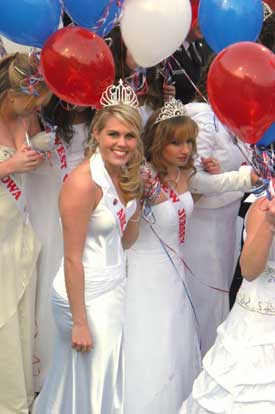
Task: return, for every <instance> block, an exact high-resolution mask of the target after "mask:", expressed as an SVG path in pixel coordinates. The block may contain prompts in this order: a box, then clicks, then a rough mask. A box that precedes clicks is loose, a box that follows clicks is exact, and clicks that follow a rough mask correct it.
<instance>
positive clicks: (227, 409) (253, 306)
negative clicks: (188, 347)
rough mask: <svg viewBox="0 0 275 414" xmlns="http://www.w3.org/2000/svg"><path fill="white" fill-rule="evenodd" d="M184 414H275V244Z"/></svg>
mask: <svg viewBox="0 0 275 414" xmlns="http://www.w3.org/2000/svg"><path fill="white" fill-rule="evenodd" d="M203 368H204V370H203V371H202V373H201V374H200V375H199V376H198V378H197V379H196V381H195V383H194V386H193V391H192V394H191V395H190V397H189V398H188V400H187V401H185V402H184V404H183V406H182V408H181V410H180V414H274V413H275V243H274V242H273V245H272V248H271V251H270V255H269V260H268V262H267V265H266V267H265V270H264V272H263V273H262V274H261V275H260V276H259V277H258V278H257V279H255V280H254V281H252V282H248V281H246V280H244V281H243V283H242V286H241V288H240V290H239V292H238V295H237V298H236V303H235V305H234V307H233V308H232V310H231V312H230V314H229V316H228V317H227V319H226V321H225V322H224V323H223V324H222V325H221V326H219V328H218V336H217V339H216V342H215V344H214V346H213V347H212V348H211V349H210V350H209V351H208V353H207V354H206V356H205V358H204V360H203Z"/></svg>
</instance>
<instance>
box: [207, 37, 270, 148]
mask: <svg viewBox="0 0 275 414" xmlns="http://www.w3.org/2000/svg"><path fill="white" fill-rule="evenodd" d="M207 89H208V98H209V101H210V103H211V105H212V108H213V110H214V112H215V113H216V115H217V116H218V118H219V119H220V121H221V122H222V123H223V124H224V125H225V126H226V127H228V128H229V129H230V130H231V131H232V132H234V133H235V134H236V135H237V136H238V137H239V138H240V139H241V140H242V141H244V142H248V143H250V144H254V143H256V142H257V141H259V140H260V139H261V137H262V136H263V134H264V132H265V131H266V130H267V128H268V127H269V126H270V125H271V124H272V123H273V122H274V121H275V55H274V53H272V52H271V51H270V50H269V49H267V48H266V47H264V46H262V45H261V44H259V43H252V42H240V43H235V44H233V45H231V46H229V47H227V48H225V49H223V50H222V51H221V52H220V53H219V54H218V55H217V56H216V58H215V59H214V61H213V62H212V65H211V66H210V69H209V72H208V80H207Z"/></svg>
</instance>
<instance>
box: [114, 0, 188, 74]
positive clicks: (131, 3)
mask: <svg viewBox="0 0 275 414" xmlns="http://www.w3.org/2000/svg"><path fill="white" fill-rule="evenodd" d="M191 18H192V10H191V5H190V1H189V0H125V3H124V11H123V15H122V18H121V22H120V26H121V33H122V37H123V40H124V42H125V44H126V47H127V48H128V49H129V51H130V52H131V54H132V56H133V58H134V60H135V61H136V62H137V64H138V65H139V66H142V67H151V66H154V65H156V64H157V63H159V62H161V61H162V60H164V59H166V58H167V57H169V56H171V55H172V54H173V53H174V52H175V51H176V50H177V48H178V47H179V46H180V45H181V44H182V43H183V42H184V40H185V38H186V36H187V34H188V32H189V30H190V26H191Z"/></svg>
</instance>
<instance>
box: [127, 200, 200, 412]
mask: <svg viewBox="0 0 275 414" xmlns="http://www.w3.org/2000/svg"><path fill="white" fill-rule="evenodd" d="M179 199H180V203H179V209H180V210H182V209H184V210H185V213H186V220H187V223H188V220H189V219H190V214H191V212H192V209H193V200H192V197H191V195H190V193H189V192H186V193H184V194H182V195H180V196H179ZM176 204H177V203H176ZM152 211H153V215H154V220H153V216H150V219H152V220H153V221H152V220H150V221H152V222H154V221H155V223H154V224H153V228H154V229H155V231H156V232H157V233H158V235H159V236H160V238H161V239H162V240H163V241H164V242H165V243H167V244H168V245H169V246H170V247H171V248H172V249H173V250H174V252H175V253H173V252H172V251H170V253H169V254H170V257H171V259H172V261H173V263H174V264H173V263H172V262H171V260H170V258H169V255H167V253H166V251H165V249H164V248H163V246H162V244H161V242H160V240H159V239H158V237H157V236H156V235H155V234H154V232H153V231H152V229H151V228H150V225H149V224H148V222H146V221H144V220H142V221H141V223H140V234H139V237H138V240H137V241H136V243H135V244H134V245H133V247H132V248H131V249H130V250H129V252H128V254H127V256H128V284H127V300H126V324H125V414H168V413H169V414H176V413H177V411H178V410H179V408H180V405H181V403H182V399H184V398H185V397H186V396H187V395H188V394H189V392H190V391H191V387H192V384H193V381H194V379H195V377H196V376H197V374H198V372H199V370H200V362H201V361H200V351H199V341H198V336H197V326H196V319H195V314H194V312H193V309H192V305H191V303H190V301H189V299H188V293H187V292H186V290H185V288H184V284H186V279H185V269H184V264H183V263H182V262H181V261H180V260H179V256H177V254H178V255H181V249H182V246H181V245H180V243H179V223H178V216H177V209H176V208H175V206H174V203H173V202H172V201H171V200H170V199H169V200H167V201H165V202H162V203H161V204H159V205H156V206H153V209H152ZM187 223H186V224H187ZM186 237H188V232H187V233H186ZM176 252H177V253H176Z"/></svg>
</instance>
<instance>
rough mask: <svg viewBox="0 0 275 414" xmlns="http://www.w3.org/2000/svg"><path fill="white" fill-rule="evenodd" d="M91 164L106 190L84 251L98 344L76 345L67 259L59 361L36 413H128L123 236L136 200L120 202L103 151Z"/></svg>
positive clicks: (56, 295) (57, 307) (57, 309)
mask: <svg viewBox="0 0 275 414" xmlns="http://www.w3.org/2000/svg"><path fill="white" fill-rule="evenodd" d="M90 166H91V175H92V177H93V180H94V181H95V182H96V183H97V184H98V185H99V186H100V187H101V188H102V191H103V197H102V199H101V201H100V202H99V204H98V206H97V207H96V209H95V210H94V211H93V213H92V216H91V218H90V221H89V226H88V233H87V238H86V242H85V248H84V252H83V266H84V271H85V304H86V311H87V316H88V322H89V326H90V328H91V332H92V336H93V340H94V349H93V350H92V351H91V352H89V353H80V352H77V351H75V350H74V349H73V348H72V346H71V328H72V315H71V310H70V306H69V303H68V298H67V293H66V288H65V281H64V268H63V263H62V265H61V268H60V270H59V272H58V274H57V276H56V278H55V280H54V285H53V294H52V305H53V314H54V319H55V324H56V328H57V333H56V337H55V344H54V352H53V360H52V365H51V368H50V370H49V373H48V376H47V379H46V381H45V384H44V386H43V388H42V391H41V393H40V395H39V397H38V399H37V401H36V403H35V406H34V411H33V412H34V413H35V414H122V413H123V384H124V379H123V364H124V352H123V326H124V299H125V296H124V295H125V280H126V279H125V278H126V274H125V273H126V272H125V258H124V252H123V249H122V244H121V235H122V231H123V230H124V227H125V225H126V223H127V221H128V219H129V217H131V216H132V215H133V213H134V212H135V209H136V202H135V201H134V200H133V201H130V202H129V203H128V204H127V206H126V207H124V206H123V204H122V203H121V202H120V200H119V197H118V194H117V192H116V189H115V187H114V185H113V182H112V180H111V178H110V177H109V175H108V173H107V171H106V169H105V167H104V163H103V161H102V158H101V155H100V153H99V152H97V153H96V154H95V155H94V156H93V157H92V158H91V161H90ZM120 218H123V220H120Z"/></svg>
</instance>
